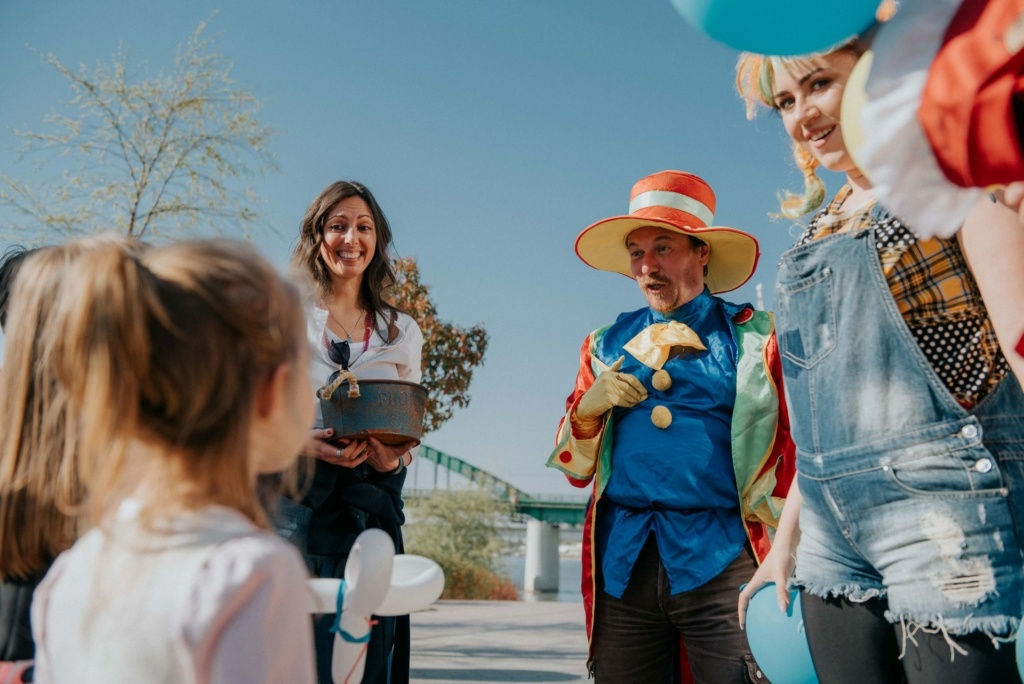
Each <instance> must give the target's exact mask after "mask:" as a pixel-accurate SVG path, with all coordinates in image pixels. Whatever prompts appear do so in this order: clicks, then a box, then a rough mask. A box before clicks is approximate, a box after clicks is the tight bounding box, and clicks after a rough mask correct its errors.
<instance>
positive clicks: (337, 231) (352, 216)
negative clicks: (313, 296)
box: [320, 196, 377, 280]
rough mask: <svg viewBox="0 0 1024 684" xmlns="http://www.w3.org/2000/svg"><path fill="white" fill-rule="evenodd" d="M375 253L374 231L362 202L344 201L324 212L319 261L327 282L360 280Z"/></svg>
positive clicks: (354, 199)
mask: <svg viewBox="0 0 1024 684" xmlns="http://www.w3.org/2000/svg"><path fill="white" fill-rule="evenodd" d="M376 249H377V227H376V225H375V223H374V220H373V214H372V212H371V211H370V206H369V205H368V204H367V203H366V200H364V199H363V198H362V197H358V196H352V197H346V198H345V199H343V200H341V201H340V202H338V203H337V204H335V205H334V206H333V207H331V208H330V210H328V212H327V217H326V218H325V219H324V223H323V241H322V242H321V244H320V258H321V259H322V260H323V262H324V265H325V266H326V267H327V271H328V273H330V277H331V280H347V279H351V278H358V279H362V277H363V272H364V271H366V267H367V266H368V265H369V264H370V260H371V259H373V255H374V253H375V251H376Z"/></svg>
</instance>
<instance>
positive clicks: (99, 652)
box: [32, 500, 316, 684]
mask: <svg viewBox="0 0 1024 684" xmlns="http://www.w3.org/2000/svg"><path fill="white" fill-rule="evenodd" d="M139 511H140V505H139V502H138V501H134V500H129V501H125V502H124V503H123V504H122V505H121V506H120V508H119V509H118V511H117V514H116V515H115V516H114V519H113V521H112V522H111V523H110V524H107V525H104V526H103V527H102V528H96V529H93V530H91V531H90V532H88V533H86V534H85V535H84V536H83V537H82V538H81V539H80V540H79V541H78V542H77V543H76V544H75V545H74V546H73V547H72V548H71V549H69V550H68V551H67V552H65V553H63V554H61V555H60V556H59V557H58V558H57V560H56V562H55V563H54V565H53V567H52V568H51V570H50V572H49V573H47V575H46V577H45V578H44V579H43V581H42V583H41V584H40V585H39V588H38V589H37V590H36V592H35V596H34V599H33V603H32V632H33V636H34V638H35V642H36V674H35V677H36V679H35V681H36V682H39V683H40V684H48V683H54V684H64V683H65V682H68V683H70V682H74V683H75V684H83V683H84V684H93V683H95V684H100V683H104V684H105V683H106V682H147V683H149V684H163V683H166V684H171V683H176V682H188V683H194V684H208V683H209V684H214V683H225V684H226V683H228V682H253V683H256V684H259V683H263V682H265V683H267V684H270V682H275V683H276V682H301V683H306V682H308V683H312V682H314V681H315V680H316V675H315V667H314V659H313V635H312V629H311V622H310V616H309V610H308V604H309V598H308V596H307V593H306V592H307V590H306V580H307V579H308V577H309V573H308V572H307V571H306V567H305V564H304V563H303V561H302V558H301V556H300V555H299V553H298V551H297V550H296V549H295V548H294V547H293V546H292V545H290V544H289V543H288V542H286V541H284V540H282V539H280V538H278V537H277V536H275V535H274V534H272V533H270V532H268V531H266V530H262V529H260V528H258V527H256V526H255V525H254V524H253V523H252V522H251V521H249V520H248V519H247V518H245V517H244V516H243V515H241V514H240V513H239V512H238V511H236V510H234V509H230V508H226V507H222V506H208V507H205V508H202V509H199V510H197V511H194V512H190V513H184V514H179V515H175V516H172V517H167V518H160V519H158V520H156V521H154V522H153V523H151V525H154V526H155V528H153V529H151V528H147V527H144V526H143V525H142V524H141V522H140V518H139Z"/></svg>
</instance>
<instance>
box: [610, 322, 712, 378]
mask: <svg viewBox="0 0 1024 684" xmlns="http://www.w3.org/2000/svg"><path fill="white" fill-rule="evenodd" d="M622 348H623V349H625V350H626V351H628V352H629V353H630V354H632V355H633V356H635V357H636V359H637V360H638V361H639V362H640V363H642V364H644V365H645V366H647V367H649V368H653V369H654V370H660V369H661V367H662V366H664V365H665V362H666V361H668V360H669V359H670V358H672V357H673V356H678V355H679V354H681V353H682V352H683V351H684V350H686V349H693V350H696V351H704V350H705V349H707V347H705V346H704V343H703V342H701V341H700V338H699V337H697V333H695V332H693V328H691V327H690V326H688V325H686V324H685V323H678V322H676V321H669V322H668V323H654V324H653V325H650V326H648V327H647V328H646V329H645V330H642V331H640V333H639V334H638V335H637V336H636V337H634V338H633V339H631V340H630V341H629V342H627V343H626V344H625V345H623V347H622Z"/></svg>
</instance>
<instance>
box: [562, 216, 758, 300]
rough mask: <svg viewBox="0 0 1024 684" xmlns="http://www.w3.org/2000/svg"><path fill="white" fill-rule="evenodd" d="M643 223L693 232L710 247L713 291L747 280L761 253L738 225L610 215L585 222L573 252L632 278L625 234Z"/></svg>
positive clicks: (707, 281)
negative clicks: (689, 223)
mask: <svg viewBox="0 0 1024 684" xmlns="http://www.w3.org/2000/svg"><path fill="white" fill-rule="evenodd" d="M646 226H655V227H657V228H664V229H666V230H670V231H673V232H675V233H681V234H683V235H692V236H693V237H695V238H697V239H698V240H703V241H704V242H706V243H707V244H708V245H709V246H710V247H711V253H710V257H709V259H708V274H707V276H705V277H704V283H705V284H706V285H707V286H708V289H709V290H710V291H711V293H712V294H719V293H721V292H728V291H730V290H735V289H736V288H738V287H740V286H741V285H743V284H744V283H745V282H747V281H748V280H750V278H751V276H753V275H754V269H756V268H757V261H758V259H759V258H760V256H761V252H760V248H759V246H758V243H757V239H756V238H754V236H753V235H750V234H749V233H745V232H743V231H742V230H739V229H737V228H726V227H724V226H710V227H700V228H694V227H691V226H686V225H680V224H676V223H673V222H670V221H663V220H658V219H652V218H643V217H639V216H613V217H612V218H607V219H604V220H602V221H598V222H597V223H594V224H592V225H590V226H587V227H586V228H584V229H583V231H582V232H581V233H580V234H579V235H578V236H577V238H576V255H577V256H579V258H580V259H581V260H582V261H583V263H585V264H587V265H588V266H590V267H592V268H596V269H599V270H601V271H611V272H613V273H621V274H622V275H624V276H626V277H627V278H632V277H633V273H632V270H631V269H630V259H629V252H628V250H627V249H626V238H627V237H628V236H629V234H630V233H632V232H633V231H634V230H636V229H637V228H644V227H646Z"/></svg>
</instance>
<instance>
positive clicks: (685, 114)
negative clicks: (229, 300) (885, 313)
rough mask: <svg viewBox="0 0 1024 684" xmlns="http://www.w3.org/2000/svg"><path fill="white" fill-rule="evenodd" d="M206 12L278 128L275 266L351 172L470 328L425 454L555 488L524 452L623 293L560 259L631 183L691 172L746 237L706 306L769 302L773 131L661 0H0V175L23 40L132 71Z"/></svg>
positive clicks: (160, 66) (785, 164)
mask: <svg viewBox="0 0 1024 684" xmlns="http://www.w3.org/2000/svg"><path fill="white" fill-rule="evenodd" d="M214 13H216V14H214ZM211 17H212V21H211V26H210V32H211V34H212V35H215V36H216V48H217V49H218V50H219V51H220V52H222V53H223V54H224V55H225V56H226V57H227V58H228V59H229V60H231V61H232V62H234V64H235V68H234V72H233V73H234V76H235V77H236V79H237V80H238V81H239V84H240V85H241V86H243V87H245V88H247V89H249V90H251V91H252V92H253V93H254V94H255V95H256V96H257V97H259V98H260V99H261V100H262V101H263V102H264V104H265V108H264V110H263V113H262V118H263V120H264V121H265V123H267V124H269V125H270V126H272V127H273V128H275V129H276V130H277V131H278V135H277V136H276V137H275V138H274V139H273V141H272V143H271V149H272V151H273V153H274V154H275V156H276V158H277V160H278V162H279V164H280V167H281V170H280V173H278V174H274V175H272V176H269V177H267V178H265V179H262V180H260V181H259V182H258V183H257V185H256V188H257V190H258V191H259V192H260V193H261V194H262V195H263V196H264V197H265V198H266V205H265V213H266V216H267V218H268V219H269V221H270V222H271V223H272V224H273V225H274V226H275V227H276V228H277V230H278V231H279V233H280V234H279V235H260V236H258V237H257V244H258V246H259V247H260V249H261V250H262V252H263V253H264V254H266V255H267V256H268V257H269V258H270V259H271V260H273V261H274V262H275V263H277V264H280V265H283V264H285V263H286V261H287V257H288V254H289V253H290V251H291V247H292V245H293V244H294V238H295V234H296V233H297V230H298V224H299V221H300V219H301V217H302V214H303V212H304V210H305V208H306V206H307V205H308V204H309V202H310V201H311V200H312V199H313V197H314V196H315V195H316V194H317V193H318V192H319V191H320V190H321V189H322V188H323V187H324V186H325V185H327V184H328V183H329V182H331V181H333V180H335V179H338V178H353V179H357V180H360V181H362V182H364V183H366V184H367V185H368V186H369V187H370V188H371V189H372V190H373V192H374V193H375V194H376V196H377V198H378V199H379V200H380V202H381V205H382V206H383V208H384V210H385V212H386V213H387V214H388V217H389V218H390V220H391V223H392V227H393V228H394V231H395V237H396V247H397V250H398V253H399V254H400V255H401V256H412V257H415V258H416V259H417V260H418V262H419V265H420V271H421V275H422V277H423V279H424V281H425V282H427V283H428V284H429V285H430V286H431V288H432V293H433V297H434V300H435V303H436V304H437V307H438V310H439V313H440V315H441V316H442V318H445V319H446V320H450V321H453V322H455V323H458V324H460V325H464V326H470V325H473V324H476V323H483V324H484V325H485V326H486V328H487V331H488V332H489V334H490V338H491V343H490V348H489V350H488V353H487V358H486V361H485V365H484V366H483V367H482V368H480V369H478V370H477V371H476V373H475V375H474V379H473V385H472V388H471V395H472V404H471V406H470V407H469V408H468V409H464V410H462V411H460V412H458V413H456V415H455V417H454V418H453V419H452V420H451V421H450V422H449V423H448V424H447V425H445V426H444V427H443V428H442V429H441V430H439V431H438V432H437V433H434V434H432V435H429V436H428V438H427V439H426V440H425V441H426V443H428V444H430V445H431V446H434V447H436V448H438V449H441V450H443V451H447V452H449V453H452V454H454V455H456V456H460V457H462V458H465V459H467V460H469V461H470V462H472V463H474V464H476V465H478V466H480V467H483V468H486V469H488V470H491V471H492V472H494V473H495V474H497V475H499V476H501V477H504V478H506V479H508V480H510V481H512V482H513V483H514V484H516V485H518V486H519V487H521V488H523V489H525V490H527V491H529V492H534V493H556V494H557V493H576V491H577V490H574V489H572V488H571V487H569V486H568V485H567V484H565V483H564V481H563V478H562V476H561V475H560V474H558V473H557V472H555V471H552V470H548V469H546V468H544V461H545V460H546V458H547V455H548V452H549V451H550V449H551V446H552V438H553V434H554V430H555V427H556V424H557V422H558V419H559V417H560V415H561V413H562V411H563V407H564V400H565V396H566V395H567V394H568V392H569V390H570V389H571V387H572V383H573V380H574V378H575V373H576V365H577V363H578V352H579V345H580V343H581V341H582V339H583V337H584V336H585V335H586V334H587V333H588V332H589V331H590V330H592V329H594V328H596V327H599V326H601V325H604V324H606V323H609V322H611V321H612V320H613V319H614V317H615V316H616V315H617V314H618V313H619V312H621V311H625V310H632V309H636V308H639V307H640V306H642V305H643V299H642V296H641V294H640V292H639V290H638V289H637V288H636V286H635V285H634V284H633V283H632V281H629V280H627V279H626V278H624V277H622V276H619V275H615V274H609V273H603V272H599V271H594V270H592V269H590V268H588V267H587V266H585V265H583V264H582V263H581V262H580V261H579V260H578V259H577V258H576V256H575V254H574V252H573V240H574V238H575V236H576V234H577V233H578V232H579V231H580V230H581V229H582V228H584V227H585V226H587V225H588V224H589V223H591V222H593V221H596V220H598V219H601V218H604V217H607V216H612V215H615V214H621V213H625V212H626V210H627V206H628V199H629V190H630V187H631V186H632V184H633V183H634V182H635V181H636V180H637V179H639V178H640V177H642V176H645V175H647V174H649V173H653V172H656V171H661V170H664V169H681V170H685V171H691V172H694V173H697V174H699V175H701V176H703V177H704V178H705V179H707V180H708V182H709V183H710V184H711V186H712V187H713V188H714V190H715V192H716V193H717V195H718V211H717V214H716V223H717V224H719V225H726V226H732V227H737V228H743V229H745V230H748V231H750V232H751V233H753V234H754V235H755V236H756V237H757V238H758V239H759V240H760V241H761V251H762V256H761V262H760V267H759V269H758V272H757V274H756V275H755V277H754V279H753V280H752V281H751V283H750V284H748V285H746V286H744V287H743V288H741V289H740V290H738V291H736V292H733V293H729V294H728V295H726V296H727V298H729V299H732V300H733V301H753V300H754V298H755V290H754V283H756V282H761V283H763V284H764V286H765V287H764V290H765V299H766V301H767V303H768V305H769V306H770V304H771V290H772V283H773V282H774V274H775V268H776V265H777V263H778V259H779V255H780V254H781V252H782V251H783V249H785V247H786V246H788V245H789V244H791V243H792V241H793V236H792V232H791V230H792V226H791V224H789V223H788V222H780V221H775V220H770V219H769V218H768V212H769V211H772V210H774V209H776V208H777V203H776V200H775V196H776V193H777V191H778V190H780V189H782V188H787V187H788V188H794V189H796V188H797V186H798V184H799V174H798V173H797V172H796V171H795V169H794V168H793V166H792V163H791V162H790V157H789V152H788V149H789V148H788V146H787V144H786V141H785V137H784V132H783V131H782V127H781V124H780V123H779V122H778V121H777V120H776V119H775V118H774V117H772V116H769V115H762V116H761V117H760V118H759V119H758V120H756V121H754V122H748V121H747V120H746V118H745V116H744V109H743V105H742V103H741V102H740V101H739V98H738V97H737V95H736V94H735V91H734V88H733V86H732V82H733V69H734V65H735V61H736V57H737V54H736V53H735V52H734V51H733V50H731V49H729V48H726V47H724V46H721V45H719V44H717V43H714V42H713V41H711V40H710V39H709V38H706V37H704V36H703V35H700V34H698V33H697V32H695V31H694V30H693V29H691V28H690V27H689V25H687V24H686V23H685V22H684V21H683V19H682V18H681V17H680V16H679V15H678V14H677V13H676V12H675V10H674V9H673V7H672V5H671V2H670V1H669V0H617V1H612V0H521V1H520V2H499V1H498V0H433V1H430V2H423V1H418V0H407V1H405V2H399V1H397V0H376V1H366V0H364V1H363V2H348V1H343V0H333V1H327V0H317V1H315V2H303V1H301V0H297V1H296V0H289V1H288V2H284V1H279V0H275V1H267V2H251V1H245V2H243V1H241V0H219V1H208V0H174V1H173V2H168V1H163V0H161V1H147V2H138V1H137V0H94V1H91V2H77V1H72V0H60V1H55V0H32V1H31V2H17V1H15V0H0V64H3V68H2V69H0V160H2V161H0V164H2V166H0V168H2V170H3V171H4V172H6V173H9V174H12V175H16V176H20V177H25V176H26V174H28V173H30V172H31V169H30V167H29V165H26V164H13V163H12V161H13V154H12V152H11V150H12V149H13V148H14V147H15V146H16V144H17V140H16V138H15V137H14V136H13V133H12V129H13V128H19V127H23V126H26V125H28V126H33V127H38V126H40V125H41V123H42V119H43V117H44V115H45V114H46V113H47V112H48V111H49V110H50V109H51V108H53V107H54V106H56V104H57V103H58V102H59V101H60V100H62V99H65V98H66V97H67V96H68V90H67V87H66V85H65V84H64V82H63V80H62V78H61V77H60V76H59V75H58V74H56V72H54V71H53V70H52V69H50V68H49V67H47V66H46V65H44V64H43V63H42V61H41V59H40V58H39V57H38V56H37V55H36V54H34V53H33V50H34V51H36V52H38V53H42V54H45V53H48V52H53V53H54V54H55V55H57V57H58V58H59V59H61V60H62V61H63V62H64V63H65V64H70V65H74V64H78V63H80V62H84V63H86V64H95V63H96V62H97V61H100V60H108V59H109V58H110V57H111V56H112V55H113V54H114V53H115V51H116V50H117V49H118V47H119V46H120V45H123V46H124V47H125V48H127V50H128V53H129V56H130V61H132V62H134V63H138V64H145V65H146V67H147V68H148V69H149V71H150V72H151V73H154V72H158V71H161V70H169V69H170V66H171V64H172V60H173V57H174V54H175V49H176V47H177V45H178V44H179V43H181V42H183V41H184V40H186V39H187V38H188V36H189V35H191V33H192V32H193V31H194V30H195V28H196V26H197V25H198V24H199V22H200V21H202V20H205V19H210V18H211ZM830 185H831V189H833V190H834V189H835V183H834V182H833V183H830ZM2 219H3V215H2V214H0V220H2Z"/></svg>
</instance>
